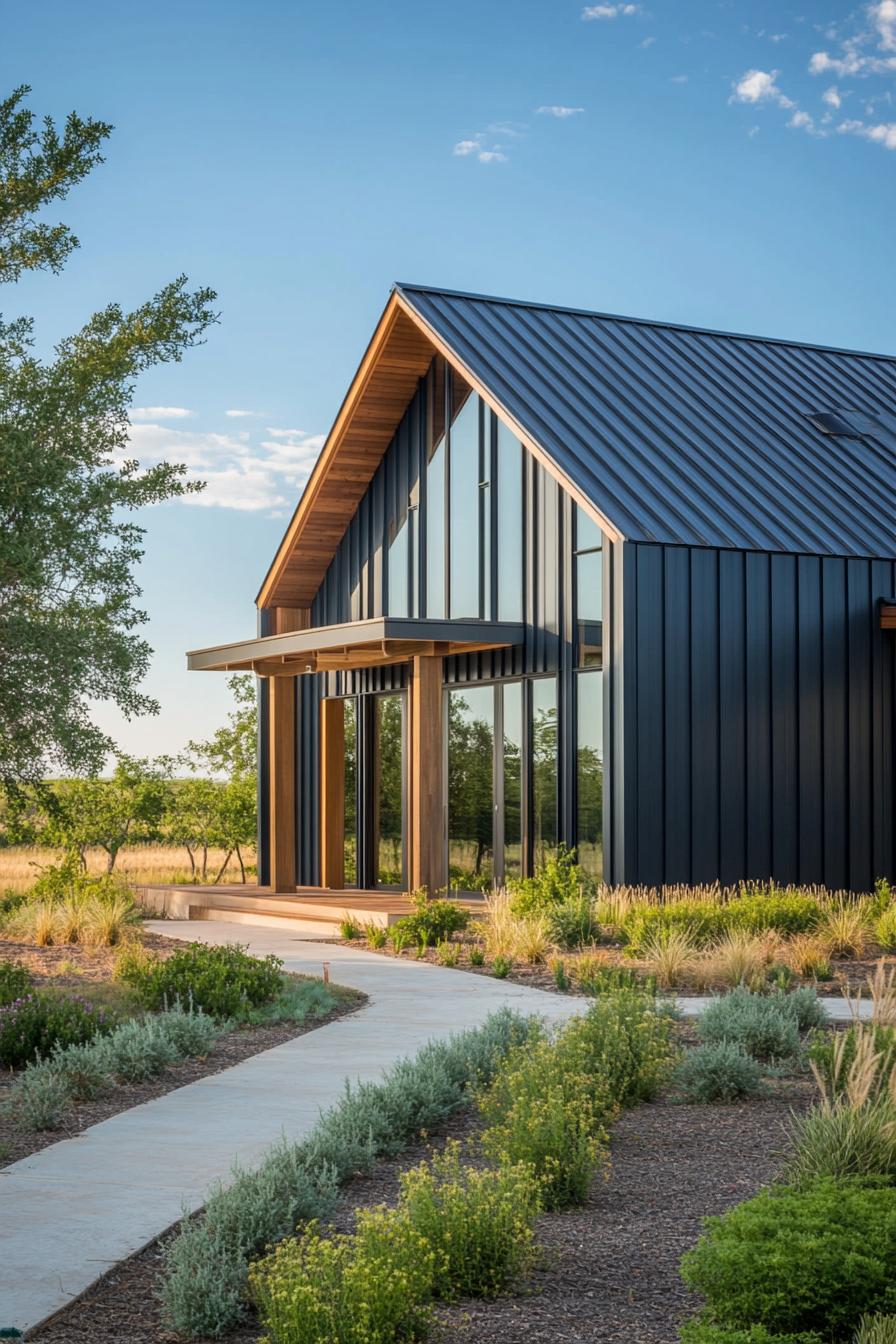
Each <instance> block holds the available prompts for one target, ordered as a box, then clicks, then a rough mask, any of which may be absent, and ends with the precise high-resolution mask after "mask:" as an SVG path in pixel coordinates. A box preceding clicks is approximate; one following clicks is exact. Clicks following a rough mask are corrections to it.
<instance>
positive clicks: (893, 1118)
mask: <svg viewBox="0 0 896 1344" xmlns="http://www.w3.org/2000/svg"><path fill="white" fill-rule="evenodd" d="M790 1143H791V1153H790V1157H789V1158H788V1162H787V1167H786V1172H787V1177H788V1179H789V1180H790V1181H791V1183H792V1184H794V1185H806V1184H808V1183H809V1182H811V1181H815V1180H817V1179H818V1178H819V1177H825V1176H827V1177H832V1178H834V1179H842V1178H846V1177H851V1176H886V1177H888V1178H889V1179H891V1180H892V1179H893V1177H894V1176H896V1106H894V1105H893V1103H892V1102H891V1101H890V1100H889V1098H887V1097H879V1098H878V1099H877V1100H876V1101H870V1102H867V1103H866V1104H865V1105H864V1106H851V1105H850V1104H849V1103H848V1102H846V1101H837V1102H835V1103H834V1104H833V1105H832V1106H818V1107H815V1108H813V1109H812V1110H811V1111H808V1112H807V1113H806V1114H804V1115H797V1116H794V1118H793V1120H792V1122H791V1127H790Z"/></svg>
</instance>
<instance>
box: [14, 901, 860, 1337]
mask: <svg viewBox="0 0 896 1344" xmlns="http://www.w3.org/2000/svg"><path fill="white" fill-rule="evenodd" d="M148 927H149V928H150V929H152V930H153V931H155V932H158V933H163V934H165V935H167V936H168V937H174V938H182V939H185V940H201V941H203V942H209V943H241V944H248V947H249V950H250V951H251V952H253V953H255V954H257V955H261V956H264V955H266V954H267V953H269V952H273V953H275V954H276V955H277V956H278V957H281V958H282V959H283V961H284V964H285V966H286V969H287V970H290V971H298V972H304V973H306V974H309V975H320V974H321V971H322V964H323V962H324V961H328V962H329V963H330V974H331V977H332V979H333V980H334V981H336V982H337V983H339V984H342V985H348V986H351V987H352V988H355V989H360V990H363V991H364V993H366V994H367V995H368V996H369V1002H368V1004H367V1005H366V1006H365V1007H364V1008H362V1009H361V1010H359V1011H358V1012H356V1013H353V1014H352V1015H351V1016H348V1017H345V1018H342V1019H340V1020H338V1021H336V1022H331V1023H329V1024H328V1025H327V1026H325V1027H321V1028H319V1029H318V1030H316V1031H312V1032H309V1033H308V1034H307V1035H305V1036H300V1037H298V1038H296V1039H295V1040H293V1041H287V1042H286V1043H285V1044H284V1045H279V1046H276V1047H275V1048H274V1049H272V1050H266V1051H264V1052H263V1053H262V1054H259V1055H254V1056H252V1057H251V1058H250V1059H246V1060H244V1061H243V1062H242V1063H241V1064H237V1065H235V1066H234V1067H233V1068H230V1069H226V1070H224V1071H223V1072H221V1073H218V1074H214V1075H212V1076H211V1077H208V1078H203V1079H200V1081H199V1082H195V1083H190V1084H188V1085H187V1086H186V1087H181V1088H178V1089H177V1091H175V1092H169V1093H168V1094H167V1096H164V1097H159V1098H158V1099H157V1100H155V1101H150V1102H147V1103H145V1104H144V1105H142V1106H135V1107H134V1108H133V1109H132V1110H129V1111H123V1112H122V1113H121V1114H120V1115H116V1116H113V1117H112V1118H111V1119H110V1120H105V1121H103V1122H102V1123H101V1124H98V1125H94V1126H93V1127H92V1128H91V1129H88V1130H86V1131H85V1132H84V1133H83V1134H81V1135H80V1136H78V1137H77V1138H74V1139H66V1140H62V1141H61V1142H59V1143H55V1144H53V1145H52V1146H51V1147H49V1148H45V1149H44V1150H43V1151H42V1152H39V1153H35V1154H34V1156H33V1157H26V1158H23V1159H22V1160H21V1161H20V1162H15V1163H13V1165H12V1166H10V1167H7V1168H6V1169H5V1170H3V1171H0V1328H2V1327H8V1326H15V1327H17V1328H18V1329H20V1330H26V1329H30V1328H33V1327H35V1326H36V1325H38V1324H39V1323H40V1322H41V1321H44V1320H45V1319H46V1318H47V1317H48V1316H50V1315H52V1314H53V1313H54V1312H56V1311H59V1310H60V1309H61V1308H62V1307H64V1306H66V1305H67V1304H68V1303H69V1302H70V1301H71V1300H72V1299H73V1298H74V1297H77V1296H78V1295H79V1294H80V1293H82V1292H84V1290H85V1289H86V1288H89V1287H90V1285H91V1284H92V1283H93V1282H94V1281H95V1280H96V1279H98V1278H99V1277H100V1276H101V1275H102V1274H104V1273H105V1272H106V1271H107V1270H108V1269H110V1268H111V1267H112V1266H113V1265H115V1264H116V1263H118V1261H120V1260H123V1259H125V1258H126V1257H127V1256H129V1255H132V1254H133V1253H134V1252H135V1251H137V1250H139V1249H140V1248H141V1247H143V1246H145V1245H146V1244H147V1242H149V1241H152V1240H153V1238H154V1237H157V1236H158V1235H159V1234H160V1233H161V1232H163V1231H164V1230H165V1229H166V1228H167V1227H170V1226H171V1224H172V1223H174V1222H176V1221H177V1220H178V1218H179V1217H180V1215H181V1213H182V1211H183V1209H184V1208H187V1209H190V1210H193V1209H197V1208H199V1207H200V1206H201V1205H202V1203H203V1202H204V1199H205V1195H206V1192H207V1190H208V1188H209V1186H210V1185H211V1184H212V1182H214V1181H215V1180H219V1179H225V1180H226V1178H227V1176H228V1174H229V1172H230V1170H231V1167H232V1165H233V1162H234V1160H236V1159H238V1160H239V1161H240V1162H241V1163H242V1164H243V1165H248V1166H251V1165H252V1164H253V1163H255V1162H256V1161H257V1160H258V1159H259V1158H260V1157H261V1155H262V1154H263V1153H264V1151H265V1150H266V1149H267V1148H268V1147H269V1146H270V1145H271V1144H272V1143H273V1142H275V1141H276V1140H277V1139H278V1138H279V1137H280V1136H281V1135H282V1134H286V1135H288V1136H289V1137H290V1138H294V1139H295V1138H301V1137H302V1136H303V1135H305V1134H307V1133H308V1132H309V1130H310V1129H311V1128H312V1127H313V1126H314V1124H315V1122H316V1120H317V1118H318V1115H319V1114H320V1111H321V1110H322V1109H325V1108H326V1107H327V1106H329V1105H330V1104H331V1103H332V1102H333V1101H335V1100H336V1099H337V1098H338V1096H339V1095H340V1093H341V1092H342V1088H343V1084H344V1081H345V1079H346V1078H363V1079H370V1080H375V1079H377V1078H379V1077H380V1076H381V1075H382V1074H383V1073H384V1072H385V1070H387V1069H388V1068H389V1067H390V1065H392V1064H393V1063H394V1062H395V1061H396V1060H397V1059H399V1058H401V1057H402V1056H404V1055H410V1054H413V1053H414V1052H415V1051H416V1050H417V1049H418V1048H419V1047H420V1046H421V1045H423V1044H424V1042H426V1041H428V1040H431V1039H433V1038H435V1037H439V1036H446V1035H448V1034H450V1033H451V1032H453V1031H459V1030H462V1029H463V1028H465V1027H472V1026H476V1025H478V1024H479V1023H481V1022H482V1021H483V1020H484V1019H485V1018H486V1017H487V1016H488V1014H489V1013H491V1012H494V1011H495V1010H496V1009H497V1008H500V1007H502V1006H503V1005H505V1004H506V1005H509V1006H510V1007H512V1008H515V1009H518V1010H519V1011H520V1012H524V1013H538V1014H540V1015H542V1016H544V1017H545V1018H546V1019H548V1020H549V1021H560V1020H562V1019H563V1018H565V1017H569V1016H571V1015H573V1014H574V1013H577V1012H581V1011H582V1010H583V1009H584V1008H585V1007H587V1004H588V1000H587V999H581V998H566V997H564V996H563V995H560V994H549V993H545V992H543V991H541V990H537V989H529V988H524V987H522V986H519V985H513V984H509V983H507V981H502V980H495V979H492V978H490V977H487V976H477V975H464V974H463V973H461V972H458V971H456V970H449V969H446V968H443V967H439V966H431V965H428V964H427V963H425V962H415V961H405V960H398V959H397V958H392V957H384V956H381V955H378V954H377V953H375V952H368V951H362V950H360V949H355V948H348V947H343V946H340V945H339V944H326V943H321V942H318V941H315V939H319V938H320V936H321V935H320V927H319V926H315V925H313V924H309V925H306V926H304V927H299V928H297V927H296V926H295V925H292V926H290V927H289V928H288V929H282V928H272V927H264V928H262V927H260V926H256V925H244V924H233V923H225V922H218V921H211V920H202V921H193V922H190V921H186V920H185V921H155V922H151V923H149V925H148ZM707 1002H709V1000H708V999H696V998H695V999H682V1000H680V1003H679V1006H680V1008H681V1010H682V1012H683V1013H684V1015H685V1016H697V1015H698V1014H699V1013H700V1012H701V1011H702V1010H703V1008H704V1007H705V1005H706V1003H707ZM826 1002H827V1003H828V1005H829V1012H830V1015H831V1016H832V1018H842V1017H845V1016H847V1009H846V1005H845V1004H844V1003H843V1002H842V1000H839V999H831V1000H827V1001H826Z"/></svg>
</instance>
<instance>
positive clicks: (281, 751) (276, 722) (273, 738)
mask: <svg viewBox="0 0 896 1344" xmlns="http://www.w3.org/2000/svg"><path fill="white" fill-rule="evenodd" d="M310 616H311V613H310V612H309V611H307V610H304V609H302V608H298V607H274V608H272V624H273V630H272V631H271V633H272V634H276V635H281V634H285V633H286V632H287V631H289V630H304V629H306V628H307V627H308V625H309V623H310ZM269 687H270V689H269V693H268V705H269V710H268V713H269V715H270V732H269V736H268V741H269V777H268V778H269V787H270V803H269V815H270V830H269V835H268V844H269V857H270V862H269V872H270V880H271V889H272V890H273V891H295V888H296V877H297V873H296V822H297V817H296V679H295V677H271V678H270V681H269Z"/></svg>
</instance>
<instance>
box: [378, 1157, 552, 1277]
mask: <svg viewBox="0 0 896 1344" xmlns="http://www.w3.org/2000/svg"><path fill="white" fill-rule="evenodd" d="M399 1181H400V1183H401V1198H400V1202H399V1208H400V1209H401V1210H402V1212H404V1213H405V1214H406V1215H407V1218H408V1220H409V1222H410V1224H411V1226H412V1227H413V1228H414V1229H415V1231H416V1232H418V1233H419V1234H420V1236H421V1237H423V1239H424V1240H425V1242H426V1243H427V1245H428V1246H429V1247H430V1248H431V1250H433V1251H434V1252H435V1273H434V1279H433V1292H434V1294H435V1295H436V1296H438V1297H442V1298H446V1299H449V1300H451V1299H454V1298H458V1297H495V1296H497V1294H498V1293H500V1292H503V1291H504V1289H506V1288H507V1287H508V1286H509V1285H510V1284H511V1283H513V1282H514V1280H515V1279H518V1278H519V1277H520V1276H521V1275H522V1274H523V1273H524V1272H525V1271H526V1269H528V1267H529V1265H530V1264H531V1262H532V1254H533V1247H532V1242H533V1229H534V1226H535V1219H536V1218H537V1216H538V1212H539V1207H540V1191H539V1186H538V1183H537V1181H535V1180H533V1178H532V1171H531V1169H530V1168H529V1167H527V1166H513V1165H503V1164H502V1165H501V1166H498V1167H491V1168H490V1167H486V1168H476V1167H470V1166H465V1165H464V1163H463V1162H462V1160H461V1150H460V1144H458V1143H457V1142H451V1143H449V1144H448V1145H447V1147H446V1148H445V1149H444V1151H443V1152H442V1153H438V1154H435V1155H434V1156H433V1157H432V1158H430V1160H429V1161H428V1162H421V1164H420V1165H419V1166H418V1167H414V1168H412V1169H411V1170H410V1171H405V1172H402V1173H401V1175H400V1176H399Z"/></svg>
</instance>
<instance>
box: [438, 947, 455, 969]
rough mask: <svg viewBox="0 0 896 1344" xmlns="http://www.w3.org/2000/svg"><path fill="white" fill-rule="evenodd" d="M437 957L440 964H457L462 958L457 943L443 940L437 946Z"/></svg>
mask: <svg viewBox="0 0 896 1344" xmlns="http://www.w3.org/2000/svg"><path fill="white" fill-rule="evenodd" d="M436 958H437V959H438V962H439V965H440V966H456V965H457V963H458V961H459V959H460V948H459V947H458V945H457V943H449V942H442V943H438V944H437V946H436Z"/></svg>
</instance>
